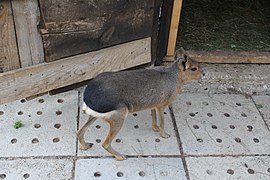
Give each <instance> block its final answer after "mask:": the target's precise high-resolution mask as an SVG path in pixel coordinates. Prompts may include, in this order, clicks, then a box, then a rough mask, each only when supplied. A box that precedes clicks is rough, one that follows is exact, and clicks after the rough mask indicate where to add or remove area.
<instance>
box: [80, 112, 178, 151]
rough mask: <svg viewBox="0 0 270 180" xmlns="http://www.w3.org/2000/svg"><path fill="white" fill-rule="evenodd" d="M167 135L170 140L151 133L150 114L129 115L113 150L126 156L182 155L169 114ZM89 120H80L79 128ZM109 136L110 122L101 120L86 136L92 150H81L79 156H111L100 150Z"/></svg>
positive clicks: (167, 115)
mask: <svg viewBox="0 0 270 180" xmlns="http://www.w3.org/2000/svg"><path fill="white" fill-rule="evenodd" d="M164 113H165V114H164V116H165V120H164V121H165V131H166V132H167V133H168V134H170V135H171V137H170V138H167V139H164V138H162V137H160V135H159V133H158V132H154V131H153V130H152V126H151V124H152V119H151V112H150V110H149V111H143V112H138V113H134V114H130V115H128V117H127V118H126V120H125V122H124V125H123V127H122V129H121V130H120V132H119V134H118V135H117V136H116V137H115V139H114V141H113V143H112V147H113V148H114V149H115V150H116V151H118V152H120V153H122V154H125V155H132V156H137V155H138V156H142V155H179V154H180V151H179V148H178V144H177V140H176V137H175V132H174V128H173V124H172V119H171V116H170V113H169V111H168V110H166V111H165V112H164ZM87 118H88V116H87V115H86V114H82V115H81V116H80V127H82V125H83V124H84V123H85V121H86V120H87ZM108 132H109V125H108V123H107V122H105V121H103V120H100V119H98V120H97V121H96V122H95V123H94V124H93V125H92V126H91V127H90V128H89V129H88V130H87V131H86V133H85V141H86V142H90V143H93V144H94V145H93V146H92V147H91V149H88V150H86V151H82V150H79V151H78V154H79V156H110V155H111V154H109V153H108V152H107V151H106V150H104V149H103V147H102V146H101V144H102V142H103V141H104V139H105V138H106V136H107V134H108Z"/></svg>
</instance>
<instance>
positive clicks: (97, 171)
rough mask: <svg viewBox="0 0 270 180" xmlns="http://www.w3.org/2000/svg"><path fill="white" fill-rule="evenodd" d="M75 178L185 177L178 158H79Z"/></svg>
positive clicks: (164, 178)
mask: <svg viewBox="0 0 270 180" xmlns="http://www.w3.org/2000/svg"><path fill="white" fill-rule="evenodd" d="M75 179H76V180H88V179H89V180H90V179H91V180H92V179H134V180H135V179H162V180H166V179H168V180H171V179H179V180H184V179H186V176H185V172H184V170H183V166H182V162H181V160H180V159H178V158H136V159H133V158H131V159H127V160H125V161H115V160H114V159H80V160H77V162H76V168H75Z"/></svg>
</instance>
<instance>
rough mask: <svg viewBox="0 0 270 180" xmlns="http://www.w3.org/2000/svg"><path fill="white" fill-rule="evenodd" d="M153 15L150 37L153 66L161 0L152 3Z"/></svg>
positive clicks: (155, 55)
mask: <svg viewBox="0 0 270 180" xmlns="http://www.w3.org/2000/svg"><path fill="white" fill-rule="evenodd" d="M154 3H155V4H154V15H153V26H152V37H151V59H152V62H151V63H152V64H155V63H156V62H157V59H158V45H159V44H158V34H159V28H160V25H159V23H160V13H161V7H162V0H155V1H154Z"/></svg>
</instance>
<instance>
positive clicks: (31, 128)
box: [0, 91, 78, 157]
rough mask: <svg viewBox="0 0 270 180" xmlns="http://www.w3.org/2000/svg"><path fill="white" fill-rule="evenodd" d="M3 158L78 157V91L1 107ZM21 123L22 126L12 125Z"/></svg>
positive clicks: (0, 151) (0, 129)
mask: <svg viewBox="0 0 270 180" xmlns="http://www.w3.org/2000/svg"><path fill="white" fill-rule="evenodd" d="M0 111H2V112H3V113H1V114H2V115H0V119H1V121H0V137H1V140H0V157H27V156H57V155H58V156H59V155H75V153H76V130H77V120H76V119H77V114H78V92H77V91H71V92H68V93H64V94H61V95H55V96H48V95H46V96H42V97H40V98H37V99H33V100H31V101H25V100H21V101H15V102H13V103H9V104H4V105H0ZM18 120H20V121H22V123H23V127H21V128H19V129H15V128H14V127H13V124H14V123H15V122H16V121H18Z"/></svg>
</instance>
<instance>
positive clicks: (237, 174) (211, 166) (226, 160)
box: [186, 156, 270, 180]
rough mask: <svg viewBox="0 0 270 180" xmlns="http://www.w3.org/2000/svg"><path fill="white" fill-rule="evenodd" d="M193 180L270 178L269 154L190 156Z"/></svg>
mask: <svg viewBox="0 0 270 180" xmlns="http://www.w3.org/2000/svg"><path fill="white" fill-rule="evenodd" d="M186 161H187V168H188V171H189V176H190V179H191V180H197V179H207V180H211V179H213V180H216V179H220V180H222V179H250V180H251V179H254V180H255V179H262V180H267V179H270V157H269V156H258V157H256V156H253V157H250V156H242V157H199V158H198V157H188V158H186Z"/></svg>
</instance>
